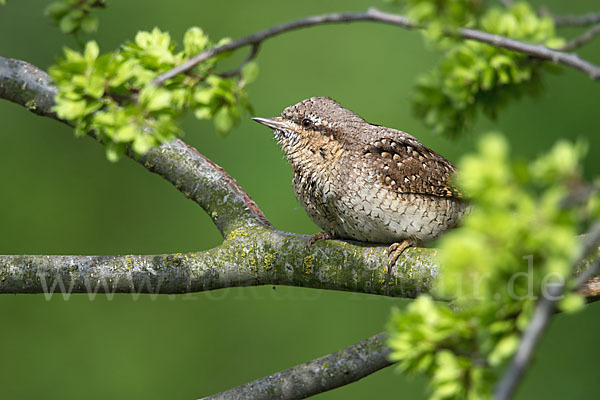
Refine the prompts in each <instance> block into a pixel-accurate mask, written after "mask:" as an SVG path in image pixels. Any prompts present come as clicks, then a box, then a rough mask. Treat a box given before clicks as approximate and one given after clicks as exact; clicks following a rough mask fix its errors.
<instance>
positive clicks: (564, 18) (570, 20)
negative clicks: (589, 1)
mask: <svg viewBox="0 0 600 400" xmlns="http://www.w3.org/2000/svg"><path fill="white" fill-rule="evenodd" d="M553 18H554V24H555V25H556V26H566V25H571V26H586V25H593V24H597V23H600V12H591V13H588V14H583V15H555V16H553Z"/></svg>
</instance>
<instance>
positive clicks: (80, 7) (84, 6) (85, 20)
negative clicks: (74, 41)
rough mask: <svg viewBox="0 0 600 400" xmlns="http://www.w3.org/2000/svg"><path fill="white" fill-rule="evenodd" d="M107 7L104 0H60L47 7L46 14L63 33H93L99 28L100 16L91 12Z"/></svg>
mask: <svg viewBox="0 0 600 400" xmlns="http://www.w3.org/2000/svg"><path fill="white" fill-rule="evenodd" d="M104 7H106V1H104V0H60V1H54V2H52V3H50V4H49V5H48V7H46V10H45V12H44V14H45V15H46V16H48V17H50V18H52V21H53V22H54V24H55V25H56V26H58V28H59V29H60V30H61V32H62V33H72V34H75V35H76V34H78V33H80V32H83V33H93V32H96V30H97V29H98V18H97V17H96V16H95V15H93V14H92V13H91V12H92V10H93V9H94V8H104Z"/></svg>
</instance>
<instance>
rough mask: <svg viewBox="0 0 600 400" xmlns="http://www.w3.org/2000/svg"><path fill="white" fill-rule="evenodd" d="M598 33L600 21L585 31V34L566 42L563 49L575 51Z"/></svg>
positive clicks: (599, 32) (599, 31)
mask: <svg viewBox="0 0 600 400" xmlns="http://www.w3.org/2000/svg"><path fill="white" fill-rule="evenodd" d="M598 34H600V23H599V24H596V25H594V26H592V27H591V28H590V29H588V30H587V31H585V33H584V34H583V35H581V36H578V37H576V38H574V39H573V40H571V41H569V42H568V43H567V44H565V45H564V46H563V47H562V49H561V50H562V51H573V50H575V49H576V48H578V47H581V46H583V45H584V44H586V43H587V42H589V41H590V40H592V39H593V38H594V37H596V35H598Z"/></svg>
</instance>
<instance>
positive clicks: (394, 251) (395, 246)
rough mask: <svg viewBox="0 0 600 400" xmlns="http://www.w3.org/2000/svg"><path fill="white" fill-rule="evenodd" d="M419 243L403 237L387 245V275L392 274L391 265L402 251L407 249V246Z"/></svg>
mask: <svg viewBox="0 0 600 400" xmlns="http://www.w3.org/2000/svg"><path fill="white" fill-rule="evenodd" d="M420 245H421V243H420V242H419V241H417V240H414V239H405V240H403V241H401V242H397V243H392V245H391V246H390V247H388V250H387V253H388V257H389V260H388V265H387V273H388V275H392V267H393V266H394V264H396V261H398V257H400V255H401V254H402V253H404V250H406V249H408V248H409V247H417V246H420Z"/></svg>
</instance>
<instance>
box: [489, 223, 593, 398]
mask: <svg viewBox="0 0 600 400" xmlns="http://www.w3.org/2000/svg"><path fill="white" fill-rule="evenodd" d="M598 243H600V220H598V221H596V222H595V223H594V225H593V226H592V228H591V229H590V232H589V233H588V234H587V235H586V236H585V238H584V240H583V243H582V250H581V253H580V256H579V258H578V259H577V261H576V262H575V264H574V268H576V267H578V266H579V265H580V264H581V263H582V262H583V260H584V259H585V258H586V257H588V256H589V255H590V254H591V253H592V252H593V251H594V250H596V249H597V247H598ZM599 269H600V260H596V261H595V262H594V263H593V264H592V266H590V267H589V268H588V269H587V270H585V271H584V272H582V273H581V274H579V276H578V277H577V280H576V282H577V283H576V287H575V289H578V288H580V287H581V286H582V285H584V284H586V283H587V282H588V281H589V280H590V278H592V277H593V276H595V275H596V274H597V273H598V270H599ZM546 289H547V293H546V296H543V297H542V298H541V299H540V300H539V301H538V304H537V306H536V308H535V312H534V313H533V317H532V318H531V321H530V322H529V325H527V328H526V329H525V332H523V337H522V338H521V344H520V345H519V348H518V349H517V352H516V354H515V355H514V357H513V359H512V361H511V363H510V365H509V366H508V368H507V370H506V372H505V374H504V376H503V377H502V379H501V380H500V382H499V383H498V385H497V386H496V389H495V391H494V399H495V400H508V399H510V398H511V397H512V395H513V394H514V392H515V390H516V389H517V386H518V384H519V382H520V381H521V379H522V378H523V375H524V374H525V371H526V370H527V367H528V365H529V363H530V361H531V358H532V356H533V352H534V351H535V348H536V347H537V345H538V343H539V341H540V338H541V337H542V334H543V333H544V330H545V329H546V326H547V325H548V322H549V321H550V318H551V317H552V314H553V313H554V311H555V309H556V303H557V302H558V300H559V299H560V298H561V297H562V294H563V293H564V291H565V289H566V283H565V284H562V285H561V284H552V285H548V286H547V287H546Z"/></svg>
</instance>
